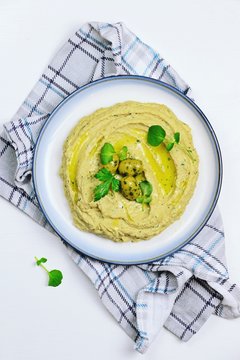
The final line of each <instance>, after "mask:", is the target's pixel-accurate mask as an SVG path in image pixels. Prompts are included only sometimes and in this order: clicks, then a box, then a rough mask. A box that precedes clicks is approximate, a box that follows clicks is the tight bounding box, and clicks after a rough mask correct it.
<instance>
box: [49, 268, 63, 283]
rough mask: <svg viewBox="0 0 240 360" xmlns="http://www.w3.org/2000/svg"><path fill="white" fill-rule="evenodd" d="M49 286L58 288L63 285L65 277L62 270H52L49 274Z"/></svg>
mask: <svg viewBox="0 0 240 360" xmlns="http://www.w3.org/2000/svg"><path fill="white" fill-rule="evenodd" d="M48 276H49V279H48V286H53V287H56V286H58V285H60V284H61V282H62V279H63V275H62V273H61V271H60V270H51V271H49V273H48Z"/></svg>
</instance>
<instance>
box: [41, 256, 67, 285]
mask: <svg viewBox="0 0 240 360" xmlns="http://www.w3.org/2000/svg"><path fill="white" fill-rule="evenodd" d="M35 261H36V264H37V265H38V266H41V267H42V268H43V270H44V271H46V273H47V274H48V286H54V287H56V286H58V285H60V284H61V282H62V279H63V275H62V272H61V271H60V270H51V271H48V269H47V268H46V267H45V266H44V265H43V263H45V262H47V259H46V258H44V257H42V258H40V259H38V258H37V257H36V256H35Z"/></svg>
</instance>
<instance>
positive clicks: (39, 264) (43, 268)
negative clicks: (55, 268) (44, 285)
mask: <svg viewBox="0 0 240 360" xmlns="http://www.w3.org/2000/svg"><path fill="white" fill-rule="evenodd" d="M34 259H35V260H36V261H38V260H39V259H38V258H37V257H36V256H34ZM39 265H40V266H41V267H42V268H43V269H44V270H45V271H46V272H47V273H48V274H49V271H48V269H47V268H46V267H45V266H44V265H43V264H42V263H41V264H39Z"/></svg>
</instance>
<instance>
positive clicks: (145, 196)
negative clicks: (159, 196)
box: [136, 180, 153, 204]
mask: <svg viewBox="0 0 240 360" xmlns="http://www.w3.org/2000/svg"><path fill="white" fill-rule="evenodd" d="M139 186H140V188H141V191H142V196H140V197H138V198H137V199H136V201H137V202H138V203H140V204H149V203H150V202H151V200H152V197H151V194H152V191H153V188H152V184H151V183H150V182H149V181H147V180H144V181H141V182H140V184H139Z"/></svg>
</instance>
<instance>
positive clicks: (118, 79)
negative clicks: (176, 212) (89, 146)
mask: <svg viewBox="0 0 240 360" xmlns="http://www.w3.org/2000/svg"><path fill="white" fill-rule="evenodd" d="M126 100H135V101H141V102H156V103H162V104H165V105H167V106H168V107H170V109H171V110H172V111H173V112H174V113H175V114H176V115H177V117H178V118H179V119H181V120H182V121H184V122H185V123H187V124H188V125H189V126H190V127H191V129H192V136H193V141H194V145H195V147H196V149H197V152H198V154H199V158H200V165H199V166H200V167H199V178H198V182H197V186H196V189H195V192H194V195H193V197H192V199H191V200H190V202H189V204H188V206H187V208H186V210H185V212H184V214H183V215H182V217H181V218H180V220H178V221H175V222H174V223H173V224H172V225H171V226H169V227H168V228H167V229H166V230H164V231H163V232H162V233H161V234H159V235H157V236H155V237H153V238H152V239H150V240H146V241H140V242H137V243H115V242H114V241H111V240H109V239H105V238H103V237H100V236H97V235H95V234H92V233H88V232H84V231H80V230H79V229H78V228H76V227H75V226H74V225H73V221H72V217H71V213H70V209H69V206H68V203H67V199H66V198H65V195H64V192H63V183H62V180H61V179H60V177H59V168H60V165H61V158H62V150H63V143H64V141H65V139H66V137H67V136H68V134H69V132H70V130H71V129H72V128H73V127H74V126H75V124H76V123H77V122H78V121H79V119H81V118H82V117H83V116H85V115H88V114H90V113H92V112H93V111H95V110H97V109H99V108H101V107H106V106H110V105H113V104H115V103H117V102H122V101H126ZM86 156H87V154H86ZM221 180H222V160H221V153H220V149H219V145H218V141H217V138H216V135H215V133H214V131H213V129H212V127H211V125H210V123H209V121H208V120H207V118H206V116H205V115H204V114H203V112H202V111H201V110H200V109H199V108H198V106H197V105H196V104H195V103H194V102H193V101H191V100H190V99H189V98H188V97H187V96H185V95H183V94H182V93H181V92H180V91H178V90H176V89H175V88H173V87H171V86H169V85H167V84H165V83H163V82H160V81H158V80H154V79H151V78H146V77H142V76H112V77H108V78H104V79H101V80H97V81H95V82H92V83H90V84H87V85H85V86H83V87H81V88H79V89H78V90H77V91H76V92H74V93H73V94H71V95H70V96H69V97H68V98H66V99H65V100H64V101H62V102H61V103H60V104H59V105H58V106H57V108H56V109H55V110H54V111H53V113H52V114H51V116H50V117H49V119H48V121H47V122H46V123H45V125H44V127H43V128H42V130H41V133H40V135H39V138H38V141H37V145H36V148H35V155H34V164H33V181H34V186H35V191H36V194H37V198H38V201H39V204H40V206H41V208H42V211H43V212H44V214H45V216H46V218H47V220H48V221H49V223H50V224H51V225H52V227H53V228H54V230H55V231H56V232H57V233H58V234H59V235H60V237H61V238H62V239H63V240H65V241H66V242H67V243H68V244H70V245H71V246H73V247H74V248H75V249H76V250H78V251H80V252H82V253H84V254H87V255H89V256H91V257H93V258H95V259H100V260H103V261H106V262H110V263H119V264H139V263H145V262H151V261H155V260H157V259H159V258H162V257H164V256H166V255H169V254H170V253H172V252H174V251H176V250H177V249H179V248H181V247H182V246H183V245H184V244H186V243H187V242H189V241H190V240H191V239H193V238H194V237H195V236H196V235H197V234H198V233H199V231H200V230H201V229H202V228H203V226H204V225H205V224H206V222H207V220H208V219H209V217H210V215H211V214H212V212H213V210H214V208H215V206H216V202H217V199H218V196H219V192H220V188H221Z"/></svg>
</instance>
